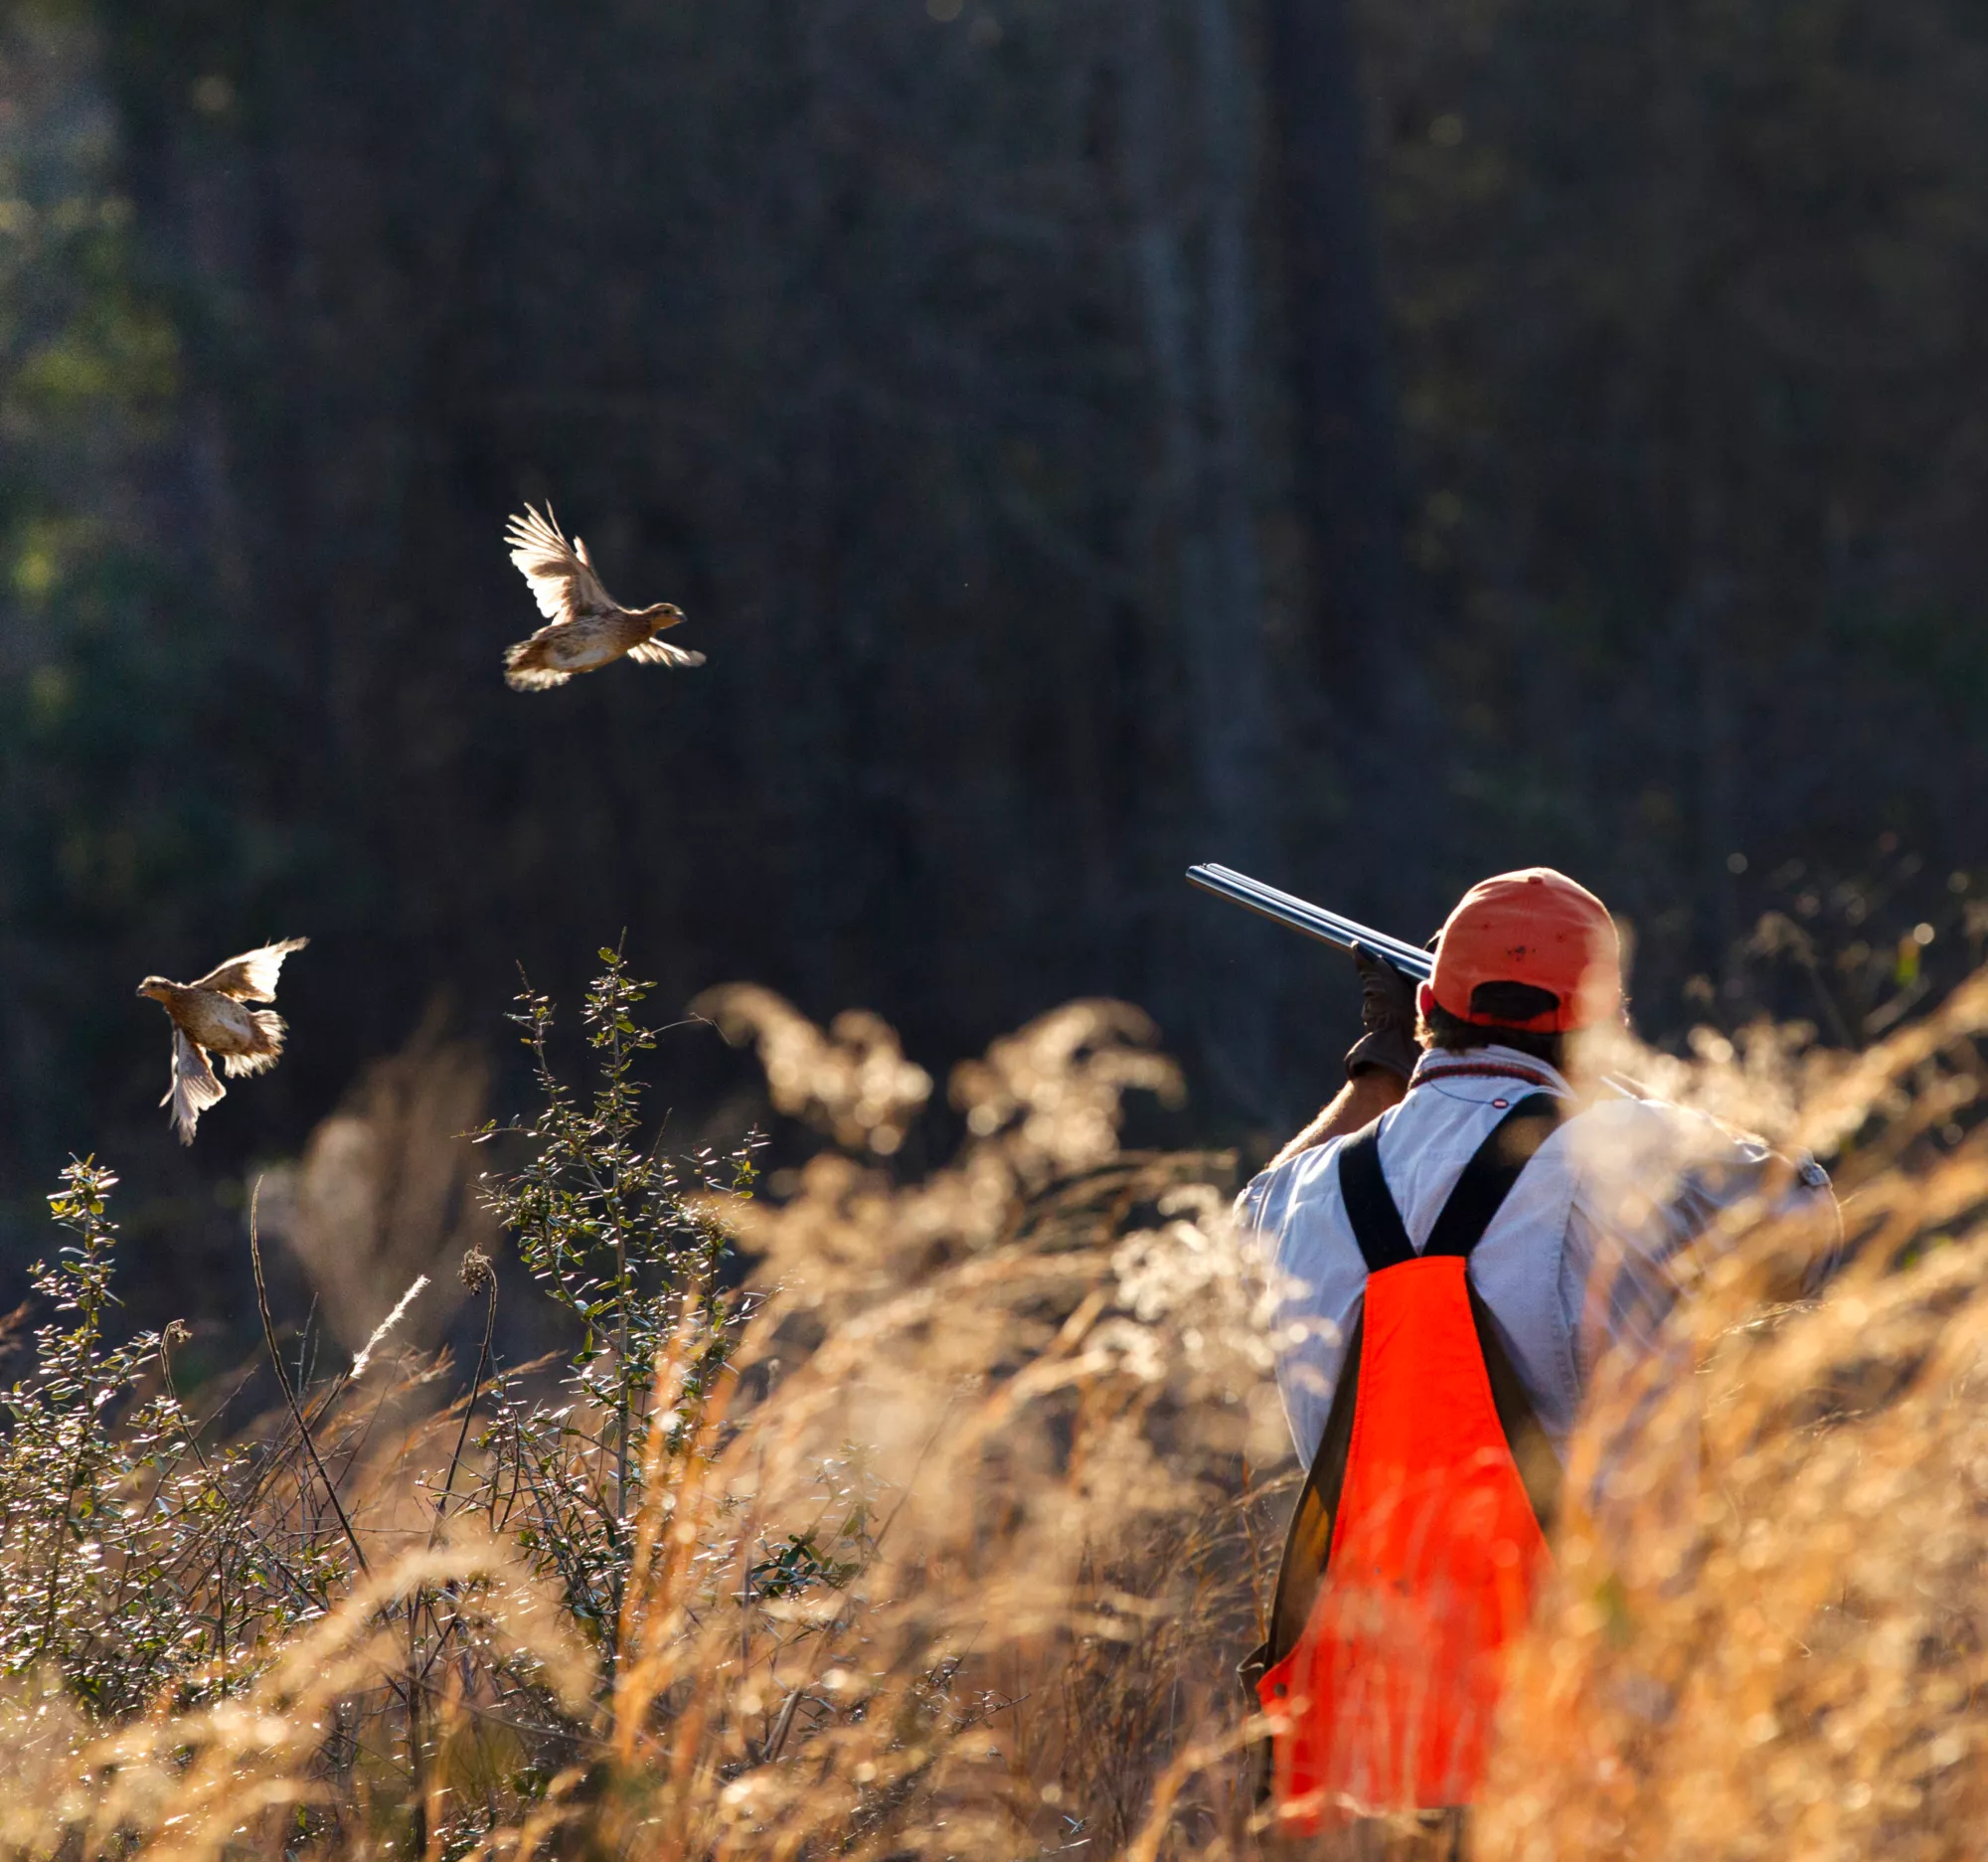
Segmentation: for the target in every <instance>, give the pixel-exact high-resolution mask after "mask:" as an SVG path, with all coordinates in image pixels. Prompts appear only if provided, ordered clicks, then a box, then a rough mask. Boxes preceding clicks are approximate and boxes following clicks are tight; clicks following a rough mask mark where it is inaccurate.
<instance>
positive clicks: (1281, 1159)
mask: <svg viewBox="0 0 1988 1862" xmlns="http://www.w3.org/2000/svg"><path fill="white" fill-rule="evenodd" d="M1407 1097H1408V1082H1407V1081H1406V1080H1404V1079H1403V1078H1402V1077H1401V1075H1400V1074H1394V1073H1389V1072H1388V1071H1387V1070H1386V1069H1385V1068H1381V1067H1369V1068H1367V1069H1366V1070H1365V1071H1364V1072H1362V1073H1358V1074H1355V1075H1354V1077H1353V1078H1352V1079H1351V1080H1349V1081H1348V1082H1347V1083H1346V1084H1345V1085H1344V1086H1343V1087H1341V1088H1340V1089H1339V1097H1338V1098H1337V1099H1335V1100H1333V1101H1332V1103H1331V1104H1329V1105H1328V1106H1326V1108H1325V1109H1324V1110H1323V1111H1322V1112H1320V1113H1319V1115H1318V1116H1317V1117H1316V1118H1314V1119H1313V1120H1312V1121H1311V1123H1310V1124H1308V1125H1306V1126H1305V1128H1304V1129H1303V1130H1302V1131H1300V1132H1299V1133H1298V1134H1297V1136H1296V1137H1294V1138H1293V1139H1292V1140H1291V1141H1290V1142H1289V1143H1288V1144H1286V1145H1285V1146H1284V1148H1283V1149H1282V1150H1280V1151H1279V1152H1278V1153H1277V1154H1276V1156H1275V1157H1273V1158H1271V1160H1270V1167H1271V1168H1272V1169H1273V1170H1274V1169H1275V1168H1276V1166H1277V1165H1278V1164H1283V1163H1288V1162H1289V1161H1290V1160H1291V1159H1292V1158H1293V1157H1295V1156H1296V1155H1297V1154H1298V1153H1299V1152H1300V1151H1308V1150H1310V1149H1311V1147H1312V1146H1313V1145H1314V1144H1323V1143H1324V1142H1325V1141H1326V1139H1327V1138H1343V1137H1345V1136H1347V1135H1348V1134H1349V1133H1350V1132H1354V1131H1359V1130H1361V1129H1362V1128H1363V1127H1365V1126H1367V1125H1371V1124H1372V1123H1373V1122H1374V1120H1375V1119H1377V1118H1378V1117H1380V1116H1381V1114H1382V1113H1383V1112H1385V1111H1386V1110H1387V1109H1388V1107H1389V1106H1391V1105H1399V1104H1400V1103H1401V1102H1402V1100H1405V1099H1406V1098H1407Z"/></svg>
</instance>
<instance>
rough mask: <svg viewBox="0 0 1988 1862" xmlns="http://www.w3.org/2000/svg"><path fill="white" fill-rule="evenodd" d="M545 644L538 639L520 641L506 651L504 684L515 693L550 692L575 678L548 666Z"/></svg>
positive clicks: (568, 673)
mask: <svg viewBox="0 0 1988 1862" xmlns="http://www.w3.org/2000/svg"><path fill="white" fill-rule="evenodd" d="M545 652H546V649H545V643H544V642H543V641H541V640H539V639H537V638H533V639H530V640H520V641H519V642H518V644H517V645H516V646H510V647H506V648H505V649H504V683H505V684H506V685H508V686H509V687H510V688H511V690H512V691H514V692H549V691H551V690H552V688H553V687H554V686H556V685H564V684H566V682H567V681H568V680H569V679H571V678H572V677H573V674H572V673H570V672H561V671H559V670H558V669H557V668H556V667H552V666H549V665H547V664H546V660H545Z"/></svg>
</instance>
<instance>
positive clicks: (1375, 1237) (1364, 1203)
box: [1339, 1122, 1415, 1273]
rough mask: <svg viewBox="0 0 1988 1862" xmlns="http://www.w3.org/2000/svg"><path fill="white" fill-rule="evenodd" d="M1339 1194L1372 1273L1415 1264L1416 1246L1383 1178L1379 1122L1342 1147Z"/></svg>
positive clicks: (1386, 1180)
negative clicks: (1405, 1264) (1407, 1263)
mask: <svg viewBox="0 0 1988 1862" xmlns="http://www.w3.org/2000/svg"><path fill="white" fill-rule="evenodd" d="M1339 1194H1340V1199H1341V1200H1342V1201H1343V1202H1344V1203H1345V1204H1346V1216H1347V1220H1348V1221H1349V1222H1351V1223H1352V1224H1353V1239H1354V1240H1355V1241H1356V1242H1358V1243H1359V1244H1360V1252H1361V1254H1363V1255H1364V1256H1366V1258H1367V1271H1368V1272H1369V1273H1379V1272H1380V1271H1381V1270H1383V1269H1385V1268H1399V1267H1400V1266H1401V1265H1402V1263H1403V1262H1405V1261H1412V1260H1414V1258H1415V1250H1414V1244H1413V1243H1411V1242H1410V1241H1409V1240H1408V1230H1407V1229H1405V1228H1404V1227H1403V1226H1402V1212H1401V1210H1400V1209H1398V1208H1397V1207H1396V1205H1395V1199H1394V1197H1393V1196H1392V1195H1391V1194H1390V1193H1389V1190H1388V1179H1387V1178H1386V1177H1384V1176H1383V1175H1382V1174H1381V1127H1380V1125H1379V1123H1378V1122H1377V1123H1375V1124H1371V1125H1369V1126H1368V1127H1367V1129H1366V1130H1364V1131H1362V1132H1361V1133H1360V1134H1359V1135H1358V1136H1357V1137H1351V1138H1348V1139H1347V1140H1346V1142H1345V1143H1344V1144H1342V1145H1341V1146H1340V1147H1339Z"/></svg>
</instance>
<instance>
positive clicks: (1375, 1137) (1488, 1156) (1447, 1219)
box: [1339, 1093, 1560, 1273]
mask: <svg viewBox="0 0 1988 1862" xmlns="http://www.w3.org/2000/svg"><path fill="white" fill-rule="evenodd" d="M1559 1119H1560V1100H1558V1099H1556V1098H1555V1097H1554V1095H1552V1094H1551V1093H1535V1094H1532V1095H1531V1096H1530V1097H1528V1098H1526V1099H1523V1100H1520V1101H1519V1102H1518V1104H1516V1105H1515V1106H1513V1107H1512V1109H1511V1110H1510V1111H1509V1112H1507V1113H1506V1114H1505V1115H1504V1117H1502V1118H1501V1119H1499V1120H1498V1122H1497V1123H1496V1124H1495V1125H1493V1126H1492V1127H1491V1130H1490V1133H1489V1135H1488V1136H1487V1137H1486V1138H1485V1140H1484V1142H1483V1143H1482V1144H1480V1145H1479V1146H1478V1147H1477V1152H1476V1155H1475V1156H1473V1157H1472V1158H1471V1160H1470V1161H1469V1162H1468V1163H1467V1164H1465V1165H1464V1166H1463V1174H1462V1175H1461V1176H1460V1177H1458V1178H1457V1180H1456V1187H1455V1188H1454V1189H1453V1190H1451V1191H1450V1193H1449V1200H1448V1201H1447V1202H1446V1203H1444V1204H1443V1206H1442V1213H1441V1214H1440V1215H1438V1216H1437V1217H1436V1219H1435V1227H1434V1228H1433V1229H1431V1230H1430V1231H1429V1239H1428V1246H1427V1247H1426V1248H1424V1249H1423V1250H1422V1253H1423V1254H1424V1255H1425V1256H1426V1255H1461V1256H1463V1257H1464V1259H1465V1260H1468V1259H1469V1257H1470V1251H1471V1250H1472V1249H1473V1248H1475V1247H1476V1246H1477V1244H1478V1243H1479V1242H1480V1241H1482V1240H1483V1238H1484V1231H1485V1230H1486V1229H1488V1228H1489V1227H1490V1226H1491V1221H1492V1218H1493V1217H1494V1216H1496V1215H1497V1213H1498V1211H1499V1210H1500V1209H1501V1208H1502V1207H1503V1206H1504V1202H1505V1198H1506V1197H1507V1196H1509V1195H1510V1194H1511V1192H1512V1185H1513V1184H1515V1183H1516V1182H1518V1180H1519V1172H1520V1171H1522V1170H1523V1169H1525V1167H1526V1165H1527V1163H1528V1162H1529V1161H1530V1160H1531V1158H1532V1155H1533V1153H1534V1152H1535V1151H1537V1150H1538V1149H1539V1148H1540V1146H1541V1145H1542V1144H1544V1143H1545V1142H1546V1140H1547V1138H1548V1136H1549V1135H1550V1134H1551V1133H1552V1131H1553V1128H1554V1126H1555V1125H1556V1124H1557V1123H1558V1122H1559ZM1339 1194H1340V1198H1341V1200H1342V1201H1344V1203H1345V1204H1346V1216H1347V1220H1348V1221H1349V1222H1351V1223H1352V1225H1353V1239H1354V1240H1355V1241H1356V1242H1358V1243H1359V1244H1360V1253H1361V1254H1362V1256H1364V1257H1365V1259H1366V1262H1367V1271H1368V1272H1369V1273H1379V1272H1381V1271H1382V1270H1384V1269H1387V1268H1398V1267H1400V1266H1401V1265H1402V1264H1403V1263H1404V1262H1405V1261H1412V1260H1414V1258H1415V1250H1414V1245H1413V1244H1412V1243H1411V1242H1410V1241H1409V1240H1408V1230H1407V1229H1406V1228H1404V1227H1403V1226H1402V1212H1401V1210H1400V1209H1399V1208H1397V1207H1396V1204H1395V1198H1394V1195H1393V1193H1392V1192H1391V1191H1390V1190H1389V1188H1388V1179H1387V1178H1386V1177H1385V1176H1383V1175H1382V1174H1381V1127H1380V1125H1379V1124H1378V1123H1375V1124H1371V1125H1369V1126H1368V1127H1367V1129H1366V1130H1364V1131H1362V1132H1361V1133H1360V1134H1359V1135H1358V1136H1357V1137H1352V1138H1348V1139H1347V1141H1346V1142H1345V1143H1344V1144H1342V1145H1341V1146H1340V1147H1339Z"/></svg>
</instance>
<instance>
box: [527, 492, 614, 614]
mask: <svg viewBox="0 0 1988 1862" xmlns="http://www.w3.org/2000/svg"><path fill="white" fill-rule="evenodd" d="M504 540H505V542H507V543H508V544H509V545H510V546H511V561H512V562H514V563H515V564H517V566H518V573H519V574H520V575H521V576H523V577H524V579H525V581H526V583H527V584H528V585H529V586H530V588H531V591H532V598H533V599H534V600H536V601H537V602H538V604H539V612H540V613H542V614H543V615H544V616H545V617H546V618H547V619H548V620H551V621H570V620H574V619H577V618H578V617H579V616H580V615H581V614H586V613H598V612H601V611H602V610H604V609H611V608H612V607H614V605H615V602H614V598H613V596H612V595H610V594H609V593H608V592H607V591H606V590H605V589H603V588H602V587H601V586H600V578H599V577H598V576H596V575H595V574H594V573H593V562H592V559H591V558H590V557H589V556H588V555H587V554H586V545H585V544H583V543H580V541H579V540H578V539H576V540H575V541H574V542H573V543H571V544H570V543H568V542H567V540H566V535H565V533H564V532H563V531H562V530H561V529H560V527H559V525H558V523H557V522H556V521H555V520H554V518H553V516H552V506H551V505H547V506H546V515H545V516H543V517H541V516H540V515H539V513H538V511H537V509H536V508H535V507H533V506H532V505H529V504H528V505H526V506H525V514H524V515H523V516H522V517H514V518H512V519H511V522H510V526H509V528H507V529H506V531H505V532H504Z"/></svg>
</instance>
